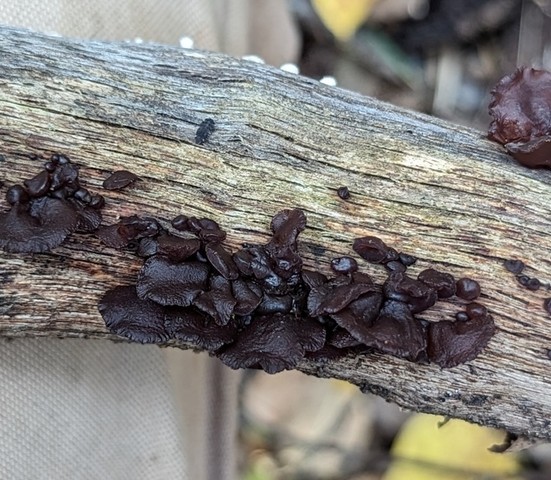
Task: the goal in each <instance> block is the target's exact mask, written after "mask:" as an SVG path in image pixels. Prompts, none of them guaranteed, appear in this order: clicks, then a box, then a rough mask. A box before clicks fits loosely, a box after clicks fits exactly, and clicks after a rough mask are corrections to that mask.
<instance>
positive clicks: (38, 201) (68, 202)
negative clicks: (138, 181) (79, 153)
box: [0, 154, 104, 253]
mask: <svg viewBox="0 0 551 480" xmlns="http://www.w3.org/2000/svg"><path fill="white" fill-rule="evenodd" d="M6 201H7V202H8V204H9V205H10V209H9V210H8V211H7V212H4V213H0V247H1V248H3V249H4V250H5V251H6V252H14V253H40V252H46V251H49V250H51V249H52V248H55V247H57V246H58V245H60V244H61V243H62V242H63V241H64V240H65V239H66V238H67V237H68V236H69V235H70V234H71V233H73V232H81V233H89V232H92V231H94V230H96V229H97V228H98V226H99V225H100V223H101V220H102V217H101V212H100V209H101V208H102V207H103V205H104V199H103V197H102V196H101V195H93V194H92V193H90V192H89V191H88V190H87V189H86V188H83V187H82V186H81V185H80V180H79V169H78V167H77V166H76V165H74V164H73V163H71V161H70V160H69V158H68V157H66V156H65V155H60V154H54V155H52V156H51V158H50V160H49V161H47V162H46V163H45V164H44V169H43V170H42V171H41V172H40V173H38V174H37V175H35V176H34V177H32V178H30V179H28V180H25V181H24V182H23V184H22V185H13V186H11V187H9V188H8V190H7V192H6Z"/></svg>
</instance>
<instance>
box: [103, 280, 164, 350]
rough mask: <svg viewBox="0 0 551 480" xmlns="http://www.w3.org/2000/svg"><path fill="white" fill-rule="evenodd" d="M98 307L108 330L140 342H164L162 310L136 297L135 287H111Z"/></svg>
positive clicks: (148, 301) (157, 305) (154, 304)
mask: <svg viewBox="0 0 551 480" xmlns="http://www.w3.org/2000/svg"><path fill="white" fill-rule="evenodd" d="M98 310H99V312H100V313H101V316H102V317H103V320H104V321H105V325H106V326H107V328H108V329H109V330H111V331H112V332H113V333H116V334H117V335H121V336H123V337H126V338H129V339H130V340H132V341H134V342H140V343H161V342H166V341H167V340H168V339H169V338H170V335H169V334H168V333H167V331H166V329H165V310H164V308H163V307H162V306H161V305H159V304H158V303H155V302H152V301H150V300H143V299H141V298H140V297H138V295H137V293H136V287H134V286H128V287H115V288H113V289H111V290H108V291H107V293H105V295H104V296H103V297H102V298H101V300H100V302H99V306H98Z"/></svg>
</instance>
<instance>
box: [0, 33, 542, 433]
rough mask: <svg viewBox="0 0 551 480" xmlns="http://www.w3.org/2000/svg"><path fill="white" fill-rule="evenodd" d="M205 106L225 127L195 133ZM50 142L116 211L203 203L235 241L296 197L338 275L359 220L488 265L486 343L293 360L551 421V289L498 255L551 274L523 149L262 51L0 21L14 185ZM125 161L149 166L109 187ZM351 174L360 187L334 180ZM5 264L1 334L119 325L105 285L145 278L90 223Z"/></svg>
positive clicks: (500, 413)
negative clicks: (443, 361)
mask: <svg viewBox="0 0 551 480" xmlns="http://www.w3.org/2000/svg"><path fill="white" fill-rule="evenodd" d="M206 118H212V119H213V120H214V122H215V130H214V131H213V132H212V134H211V135H210V137H209V138H208V140H207V141H205V143H204V144H203V145H198V144H196V143H195V136H196V132H197V129H198V127H199V125H200V124H201V123H202V122H203V121H204V120H205V119H206ZM54 152H61V153H64V154H66V155H68V156H69V157H70V158H71V159H72V160H73V162H75V163H76V164H78V165H80V166H81V179H82V184H83V186H85V187H86V188H89V189H90V190H91V191H92V192H96V193H98V192H99V193H103V194H105V197H106V200H107V205H106V207H105V209H104V217H105V218H104V223H112V222H114V221H115V220H117V219H118V218H119V216H123V215H132V214H141V215H144V214H147V215H152V216H155V217H157V218H159V219H161V220H165V221H168V220H170V219H171V218H173V217H175V216H176V215H178V214H187V215H195V216H205V217H210V218H213V219H214V220H216V221H218V222H219V223H220V225H221V226H222V228H224V229H225V230H227V232H228V240H227V244H228V245H229V246H231V247H233V248H236V247H237V246H238V245H240V243H241V242H264V241H265V240H266V238H267V237H268V232H269V222H270V219H271V217H272V216H273V215H274V214H275V213H276V212H277V211H278V210H281V209H283V208H301V209H303V210H304V212H305V213H306V215H307V217H308V226H307V228H306V231H305V232H304V233H303V234H302V235H301V242H300V248H301V251H302V254H303V255H304V257H305V265H306V267H308V268H311V269H318V270H322V271H324V272H326V273H328V272H329V271H330V268H329V265H330V260H331V259H332V258H333V257H336V256H343V255H351V256H354V257H355V258H356V255H355V254H354V253H353V251H352V242H353V240H354V239H355V238H357V237H360V236H364V235H375V236H378V237H381V238H382V239H383V240H384V241H385V242H386V243H387V244H389V245H391V246H393V247H395V248H397V249H398V250H399V251H404V252H406V253H409V254H412V255H415V256H416V257H418V258H419V261H418V262H417V264H416V265H414V266H413V267H411V268H410V271H411V272H413V273H414V274H417V273H418V272H419V271H421V270H423V269H425V268H428V267H434V268H437V269H443V270H446V271H448V272H450V273H452V274H453V275H454V276H455V277H456V278H460V277H463V276H470V277H472V278H475V279H477V280H478V281H479V282H480V284H481V287H482V292H483V296H482V299H481V300H482V303H483V304H484V305H485V306H487V307H488V309H489V311H490V313H491V314H492V315H493V317H494V320H495V322H496V325H497V333H496V335H495V336H494V338H493V339H492V340H491V342H490V344H489V346H488V347H487V348H486V349H485V350H484V351H483V352H482V354H481V355H480V356H479V357H478V358H476V359H475V360H474V361H472V362H469V363H468V364H466V365H461V366H458V367H455V368H452V369H448V370H441V369H440V368H439V367H437V366H435V365H417V364H413V363H410V362H407V361H405V360H400V359H397V358H393V357H389V356H383V355H377V354H371V355H361V356H356V357H348V358H346V359H344V360H342V361H338V362H334V363H329V364H326V365H317V364H315V363H311V362H308V361H304V362H303V363H301V365H300V369H301V370H302V371H304V372H306V373H309V374H313V375H317V376H321V377H335V378H340V379H345V380H348V381H350V382H352V383H354V384H357V385H358V386H359V387H360V388H361V389H362V390H363V391H365V392H372V393H375V394H377V395H381V396H383V397H384V398H386V399H387V400H390V401H393V402H396V403H398V404H399V405H401V406H403V407H405V408H408V409H412V410H418V411H424V412H432V413H437V414H443V415H448V416H451V417H459V418H465V419H468V420H470V421H474V422H477V423H481V424H484V425H491V426H496V427H502V428H505V429H507V430H509V431H511V432H513V433H515V434H518V435H524V436H531V437H541V438H547V439H551V429H550V426H551V395H550V392H551V360H550V359H549V357H548V356H547V348H551V316H550V315H549V314H547V313H546V312H545V311H544V309H543V307H542V304H543V300H544V298H545V297H546V296H549V295H550V293H549V292H548V291H547V290H546V289H545V288H543V289H540V290H539V291H537V292H532V291H529V290H526V289H524V288H523V287H521V286H520V285H519V284H518V282H517V281H516V279H515V278H514V276H513V275H512V274H511V273H509V272H507V271H506V270H505V269H504V267H503V261H504V260H505V259H509V258H519V259H522V260H523V261H524V262H525V263H526V264H527V265H528V268H527V270H526V273H527V274H528V275H530V276H536V277H538V278H540V280H542V281H543V282H549V281H551V202H549V199H550V194H551V171H549V170H539V171H538V170H529V169H526V168H524V167H522V166H520V165H518V164H517V163H516V162H515V161H514V160H513V159H511V158H509V157H508V156H507V155H505V154H504V153H503V150H502V148H501V147H500V146H498V145H496V144H493V143H491V142H489V141H488V140H486V139H485V134H484V133H482V132H478V131H474V130H471V129H469V128H464V127H460V126H457V125H452V124H450V123H446V122H444V121H441V120H438V119H436V118H431V117H428V116H426V115H423V114H419V113H414V112H409V111H404V110H402V109H399V108H396V107H393V106H391V105H388V104H385V103H381V102H378V101H376V100H374V99H371V98H367V97H363V96H360V95H357V94H355V93H351V92H347V91H344V90H342V89H339V88H333V87H328V86H325V85H323V84H320V83H319V82H316V81H313V80H309V79H306V78H303V77H300V76H296V75H292V74H289V73H285V72H283V71H279V70H277V69H274V68H271V67H268V66H264V65H258V64H256V63H251V62H247V61H242V60H238V59H234V58H231V57H228V56H224V55H219V54H214V53H206V52H199V51H193V50H184V49H176V48H169V47H164V46H158V45H143V44H142V45H133V44H126V43H121V44H108V43H99V42H80V41H74V40H64V39H60V38H53V37H47V36H43V35H39V34H33V33H29V32H26V31H19V30H12V29H7V28H2V29H0V154H1V157H0V180H2V181H3V182H4V186H3V187H2V195H3V194H4V193H5V189H6V187H7V186H9V185H12V184H14V183H19V182H21V181H22V180H23V179H24V178H30V177H31V176H33V175H34V174H35V173H38V171H40V169H41V165H42V163H43V162H44V159H45V158H47V157H49V155H51V154H52V153H54ZM33 155H36V156H38V158H37V157H33ZM119 169H126V170H129V171H131V172H133V173H135V174H137V175H138V176H139V177H140V180H138V181H137V182H135V183H134V184H133V186H131V187H129V188H127V189H125V190H123V191H109V192H107V191H102V190H103V189H102V188H101V184H102V182H103V180H105V179H106V178H107V177H108V176H109V175H110V174H111V173H112V172H113V171H115V170H119ZM342 186H347V187H348V188H349V190H350V198H349V199H348V200H342V199H341V198H339V196H338V195H337V189H338V188H339V187H342ZM3 205H4V206H6V205H5V203H3ZM358 261H359V265H360V270H361V271H364V272H367V273H370V274H372V275H374V276H375V277H376V278H377V279H378V280H380V281H382V280H383V279H384V278H385V277H386V272H385V271H384V269H382V268H381V267H377V266H373V265H369V264H367V263H365V262H364V261H362V260H361V259H359V258H358ZM0 262H1V264H0V265H1V266H0V334H1V335H2V336H5V337H17V336H58V337H87V338H110V339H113V340H115V339H116V338H117V337H115V336H114V335H111V334H109V333H108V331H107V330H106V328H105V326H104V322H103V320H102V318H101V317H100V315H99V313H98V310H97V302H98V299H99V298H100V297H101V296H102V295H103V294H104V292H105V291H106V290H107V289H109V288H112V287H114V286H116V285H128V284H132V283H133V282H134V281H135V278H136V275H137V272H138V270H139V268H140V265H141V263H142V262H141V261H140V260H139V259H138V258H136V257H135V256H133V255H132V254H130V253H124V252H120V251H116V250H113V249H111V248H108V247H105V246H103V245H102V244H101V243H100V242H99V240H97V238H95V237H93V236H90V235H78V234H73V235H72V236H71V237H70V239H69V240H68V241H67V242H66V243H65V244H64V245H62V246H61V247H59V248H57V249H55V250H54V251H53V252H51V253H47V254H35V255H15V254H6V253H0ZM464 303H465V302H460V301H458V300H453V301H447V300H444V301H440V302H438V303H437V304H436V306H435V307H433V308H431V309H430V310H429V311H427V312H426V314H425V315H423V316H424V318H427V319H428V320H438V319H443V318H446V319H451V318H452V316H453V315H454V313H455V312H456V311H458V310H459V309H461V308H462V307H463V306H464Z"/></svg>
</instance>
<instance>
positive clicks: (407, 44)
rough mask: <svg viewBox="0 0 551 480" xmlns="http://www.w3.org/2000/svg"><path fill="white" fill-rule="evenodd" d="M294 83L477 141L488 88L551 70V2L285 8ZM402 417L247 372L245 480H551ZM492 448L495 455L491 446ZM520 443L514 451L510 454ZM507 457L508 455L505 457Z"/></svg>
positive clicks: (530, 463)
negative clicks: (300, 78) (402, 111)
mask: <svg viewBox="0 0 551 480" xmlns="http://www.w3.org/2000/svg"><path fill="white" fill-rule="evenodd" d="M290 5H291V8H292V11H293V15H294V17H295V19H296V22H297V24H298V26H299V29H300V35H301V37H302V53H301V58H300V62H299V65H298V66H299V69H300V72H301V74H303V75H306V76H309V77H312V78H316V79H321V78H323V77H326V76H332V77H334V78H335V79H336V81H337V84H338V85H339V86H340V87H342V88H346V89H349V90H353V91H357V92H360V93H362V94H365V95H370V96H374V97H376V98H379V99H381V100H384V101H388V102H390V103H393V104H395V105H399V106H402V107H405V108H409V109H414V110H418V111H422V112H426V113H428V114H431V115H435V116H438V117H441V118H444V119H447V120H450V121H452V122H455V123H459V124H464V125H469V126H472V127H474V128H478V129H480V130H481V131H485V130H486V129H487V127H488V123H489V117H488V114H487V108H488V103H489V92H490V90H491V88H492V86H493V85H494V84H495V83H496V82H497V81H498V80H499V79H500V78H501V77H502V76H503V75H505V74H509V73H511V72H512V71H513V70H514V69H515V68H516V67H517V66H520V65H528V66H533V67H537V68H546V69H548V70H550V69H551V41H550V40H551V0H292V1H291V2H290ZM442 420H443V419H442V418H441V417H434V416H430V415H423V414H409V413H407V412H403V411H401V410H400V409H399V408H398V407H396V406H395V405H390V404H388V403H385V402H384V401H383V400H382V399H380V398H376V397H373V396H369V395H364V394H361V393H360V392H359V391H358V389H357V388H356V387H353V386H351V385H349V384H345V383H342V382H339V381H332V380H320V379H317V378H311V377H306V376H305V375H302V374H300V373H297V372H284V373H282V374H278V375H276V376H270V377H268V376H267V375H265V374H264V373H262V372H256V371H248V372H247V374H246V377H245V381H244V382H243V385H242V389H241V429H240V435H241V445H242V451H241V471H242V472H243V473H242V478H243V480H279V479H290V480H314V479H321V480H344V479H347V480H379V479H380V480H432V479H435V480H471V479H472V480H474V479H486V480H497V479H511V480H512V479H530V480H540V479H541V480H544V479H551V448H550V447H549V446H548V445H540V446H536V447H532V448H530V449H528V450H523V451H522V452H512V453H496V452H492V451H490V450H488V449H489V447H492V446H493V445H497V448H495V450H504V449H505V448H506V447H507V445H508V444H504V445H501V444H503V442H504V441H505V432H500V431H496V430H492V429H489V428H483V427H479V426H476V425H471V424H468V423H466V422H463V421H460V420H450V421H449V422H443V421H442ZM500 445H501V446H500ZM517 445H518V444H517ZM513 450H515V448H513Z"/></svg>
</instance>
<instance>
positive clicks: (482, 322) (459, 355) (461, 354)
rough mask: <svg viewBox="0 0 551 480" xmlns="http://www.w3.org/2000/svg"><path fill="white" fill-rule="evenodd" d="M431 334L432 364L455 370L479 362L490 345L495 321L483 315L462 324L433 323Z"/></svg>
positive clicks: (429, 344) (445, 321)
mask: <svg viewBox="0 0 551 480" xmlns="http://www.w3.org/2000/svg"><path fill="white" fill-rule="evenodd" d="M428 332H429V335H428V346H427V353H428V356H429V360H430V361H431V362H434V363H436V364H437V365H440V366H441V367H442V368H451V367H455V366H456V365H459V364H461V363H465V362H468V361H469V360H472V359H473V358H475V357H476V356H477V355H478V354H479V353H480V352H481V351H482V350H483V349H484V348H485V347H486V345H488V342H489V341H490V339H491V338H492V336H493V335H494V333H495V325H494V321H493V320H492V317H490V316H489V315H481V316H475V317H473V318H470V319H469V320H467V321H462V322H460V321H456V322H451V321H448V320H444V321H440V322H435V323H431V324H430V326H429V330H428Z"/></svg>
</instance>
